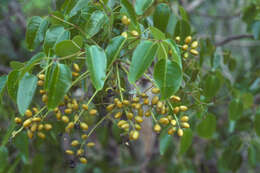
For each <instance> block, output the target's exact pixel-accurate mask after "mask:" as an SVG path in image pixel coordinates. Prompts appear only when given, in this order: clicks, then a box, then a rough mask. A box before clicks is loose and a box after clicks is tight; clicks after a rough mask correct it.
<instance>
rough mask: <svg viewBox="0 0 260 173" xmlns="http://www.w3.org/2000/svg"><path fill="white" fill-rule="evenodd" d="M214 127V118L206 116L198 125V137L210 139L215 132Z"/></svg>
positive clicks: (215, 122)
mask: <svg viewBox="0 0 260 173" xmlns="http://www.w3.org/2000/svg"><path fill="white" fill-rule="evenodd" d="M216 125H217V120H216V117H215V116H214V115H212V114H208V115H206V118H205V119H203V120H202V121H201V122H200V123H199V124H198V126H197V133H198V135H199V136H200V137H203V138H211V137H212V135H213V134H214V132H215V131H216Z"/></svg>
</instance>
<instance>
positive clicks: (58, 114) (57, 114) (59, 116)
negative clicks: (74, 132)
mask: <svg viewBox="0 0 260 173" xmlns="http://www.w3.org/2000/svg"><path fill="white" fill-rule="evenodd" d="M55 116H56V118H57V120H60V118H61V112H60V111H59V112H57V113H56V114H55Z"/></svg>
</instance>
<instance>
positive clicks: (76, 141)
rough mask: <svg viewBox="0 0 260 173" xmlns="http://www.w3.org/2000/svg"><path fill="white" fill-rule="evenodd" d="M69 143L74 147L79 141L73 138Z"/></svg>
mask: <svg viewBox="0 0 260 173" xmlns="http://www.w3.org/2000/svg"><path fill="white" fill-rule="evenodd" d="M70 145H71V146H72V147H76V146H78V145H79V141H78V140H73V141H72V142H71V143H70Z"/></svg>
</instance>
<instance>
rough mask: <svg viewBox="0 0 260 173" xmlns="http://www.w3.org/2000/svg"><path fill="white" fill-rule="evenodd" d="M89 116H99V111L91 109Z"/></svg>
mask: <svg viewBox="0 0 260 173" xmlns="http://www.w3.org/2000/svg"><path fill="white" fill-rule="evenodd" d="M89 115H91V116H95V115H97V110H96V109H91V110H90V111H89Z"/></svg>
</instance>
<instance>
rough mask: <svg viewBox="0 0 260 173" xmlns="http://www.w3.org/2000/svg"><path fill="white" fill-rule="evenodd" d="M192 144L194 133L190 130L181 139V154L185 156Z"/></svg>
mask: <svg viewBox="0 0 260 173" xmlns="http://www.w3.org/2000/svg"><path fill="white" fill-rule="evenodd" d="M191 144H192V131H191V130H190V129H186V130H184V133H183V136H182V137H181V144H180V151H179V153H180V154H184V153H185V152H186V151H187V150H188V149H189V147H190V146H191Z"/></svg>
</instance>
